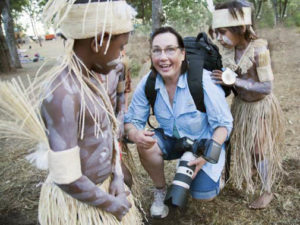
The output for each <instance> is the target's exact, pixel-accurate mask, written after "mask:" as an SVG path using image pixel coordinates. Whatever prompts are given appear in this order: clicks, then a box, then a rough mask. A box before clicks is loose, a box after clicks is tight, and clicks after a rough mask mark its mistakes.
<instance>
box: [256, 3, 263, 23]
mask: <svg viewBox="0 0 300 225" xmlns="http://www.w3.org/2000/svg"><path fill="white" fill-rule="evenodd" d="M262 3H263V0H260V1H259V2H258V6H257V11H256V16H255V17H256V19H257V18H259V17H260V13H261V9H262Z"/></svg>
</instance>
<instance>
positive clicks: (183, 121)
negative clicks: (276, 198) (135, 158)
mask: <svg viewBox="0 0 300 225" xmlns="http://www.w3.org/2000/svg"><path fill="white" fill-rule="evenodd" d="M150 45H151V63H152V65H151V70H152V71H151V72H150V73H149V74H147V75H146V76H145V77H144V78H143V79H142V80H141V81H140V83H139V84H138V86H137V88H136V90H135V93H134V95H133V98H132V101H131V104H130V106H129V109H128V113H127V114H126V115H125V132H126V133H127V137H128V138H129V140H131V141H133V142H134V143H136V145H137V150H138V153H139V156H140V160H141V163H142V165H143V167H144V168H145V170H146V171H147V172H148V174H149V176H150V178H151V179H152V181H153V183H154V185H155V191H154V202H153V204H152V205H151V208H150V213H151V216H152V217H155V218H164V217H166V216H167V215H168V211H169V209H168V206H167V205H165V204H164V199H165V196H166V182H165V177H164V160H172V159H178V158H180V157H181V156H182V155H183V151H181V152H178V151H176V148H175V146H177V145H178V143H180V141H182V138H189V139H191V140H201V139H211V140H210V144H207V147H208V148H209V146H212V145H214V146H219V147H220V148H219V150H220V151H219V152H221V153H220V158H219V160H217V161H218V162H217V163H216V164H211V163H209V162H206V161H205V160H204V159H203V158H202V157H199V158H197V159H195V160H193V161H191V162H190V166H195V170H194V171H193V174H194V176H193V178H194V180H193V182H192V183H191V186H190V190H189V191H190V193H191V195H192V197H193V198H195V199H212V198H214V197H216V196H217V195H218V193H219V191H220V189H219V179H220V175H221V171H222V169H223V166H224V161H225V153H224V145H223V143H224V141H225V140H226V138H227V137H228V135H229V133H230V131H231V128H232V117H231V114H230V111H229V107H228V105H227V103H226V100H225V95H224V92H223V90H222V88H221V87H219V86H216V85H215V84H214V83H213V82H212V80H211V78H210V72H209V71H207V70H203V82H202V85H203V90H204V104H205V108H206V113H202V112H200V111H199V110H198V109H197V107H196V105H195V102H194V101H193V98H192V96H191V93H190V90H189V87H188V82H187V76H188V75H189V74H188V72H187V59H186V54H185V49H184V44H183V40H182V37H181V36H180V35H179V34H178V32H177V31H175V30H174V29H173V28H171V27H162V28H159V29H157V30H156V31H155V32H154V33H153V35H152V37H151V39H150ZM150 74H154V80H155V89H156V91H157V96H156V99H155V104H154V107H153V111H154V114H155V116H156V119H157V121H158V123H159V125H160V128H158V129H154V130H153V131H145V130H144V127H145V124H146V121H147V119H148V116H149V113H150V104H149V101H148V99H147V97H146V93H145V86H146V83H147V80H148V77H149V76H150ZM221 145H223V147H221ZM221 149H222V150H221ZM190 179H192V176H191V177H190ZM183 186H184V187H186V185H183Z"/></svg>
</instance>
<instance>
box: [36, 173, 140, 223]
mask: <svg viewBox="0 0 300 225" xmlns="http://www.w3.org/2000/svg"><path fill="white" fill-rule="evenodd" d="M109 185H110V179H106V181H105V182H104V183H103V184H102V185H101V186H100V188H101V189H102V190H104V191H108V188H109ZM128 200H129V202H130V203H131V204H132V207H131V209H130V210H129V212H128V213H127V214H126V216H124V217H123V219H122V221H121V222H119V221H118V220H117V219H116V218H115V217H114V216H113V215H112V214H110V213H108V212H106V211H103V210H101V209H99V208H96V207H93V206H90V205H88V204H85V203H82V202H80V201H78V200H76V199H74V198H72V197H71V196H69V195H68V194H67V193H65V192H64V191H62V190H61V189H60V188H59V187H58V186H57V185H55V184H54V183H53V182H52V181H51V179H50V178H49V177H48V178H47V180H46V182H45V183H44V184H43V186H42V189H41V194H40V202H39V223H40V224H41V225H101V224H103V225H140V224H142V216H141V214H140V212H139V210H138V209H137V207H136V206H135V203H134V200H133V197H132V195H130V196H128Z"/></svg>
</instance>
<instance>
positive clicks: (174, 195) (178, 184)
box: [165, 151, 196, 208]
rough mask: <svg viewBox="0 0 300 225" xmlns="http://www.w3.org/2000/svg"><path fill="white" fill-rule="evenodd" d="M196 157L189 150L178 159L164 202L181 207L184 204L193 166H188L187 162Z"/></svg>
mask: <svg viewBox="0 0 300 225" xmlns="http://www.w3.org/2000/svg"><path fill="white" fill-rule="evenodd" d="M194 159H196V156H195V155H194V154H193V153H192V152H190V151H187V152H185V153H184V154H183V155H182V157H181V158H180V161H179V166H178V168H177V170H176V174H175V177H174V180H173V182H172V185H171V187H170V188H169V189H168V192H167V194H166V197H165V204H167V205H170V206H175V207H180V208H183V207H184V206H185V205H186V202H187V197H188V194H189V189H190V185H191V183H192V177H193V174H194V170H195V166H188V165H187V164H188V162H190V161H192V160H194Z"/></svg>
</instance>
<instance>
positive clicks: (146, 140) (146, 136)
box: [134, 130, 157, 149]
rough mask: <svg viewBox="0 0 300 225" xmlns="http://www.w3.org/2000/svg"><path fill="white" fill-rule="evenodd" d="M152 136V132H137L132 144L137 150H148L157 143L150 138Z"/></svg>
mask: <svg viewBox="0 0 300 225" xmlns="http://www.w3.org/2000/svg"><path fill="white" fill-rule="evenodd" d="M154 134H155V133H154V132H153V131H146V130H137V131H136V133H135V135H134V136H135V138H134V142H135V144H136V145H137V147H138V148H141V149H149V148H151V147H152V146H153V145H154V144H155V143H156V142H157V141H156V139H154V138H153V137H152V136H153V135H154Z"/></svg>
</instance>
